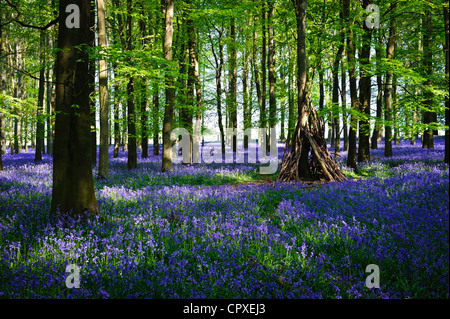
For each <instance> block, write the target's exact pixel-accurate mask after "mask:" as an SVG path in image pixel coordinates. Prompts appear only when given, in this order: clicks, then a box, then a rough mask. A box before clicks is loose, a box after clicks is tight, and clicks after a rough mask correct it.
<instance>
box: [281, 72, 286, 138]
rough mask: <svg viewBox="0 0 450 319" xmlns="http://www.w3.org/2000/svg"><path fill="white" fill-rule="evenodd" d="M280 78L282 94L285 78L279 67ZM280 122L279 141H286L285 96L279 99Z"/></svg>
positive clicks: (284, 87) (284, 91)
mask: <svg viewBox="0 0 450 319" xmlns="http://www.w3.org/2000/svg"><path fill="white" fill-rule="evenodd" d="M280 79H281V92H283V95H284V94H286V79H285V75H284V72H283V70H282V69H280ZM280 113H281V114H280V122H281V128H280V129H281V132H280V142H281V143H286V135H285V132H284V131H285V122H286V98H283V99H282V100H281V101H280Z"/></svg>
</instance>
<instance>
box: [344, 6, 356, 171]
mask: <svg viewBox="0 0 450 319" xmlns="http://www.w3.org/2000/svg"><path fill="white" fill-rule="evenodd" d="M343 3H344V18H345V20H346V22H347V23H346V25H347V30H346V31H347V63H348V75H349V81H350V99H351V108H352V109H353V110H358V96H357V91H356V71H355V48H354V42H353V41H354V39H353V38H354V36H353V23H351V22H350V18H349V16H350V0H343ZM357 126H358V120H357V119H356V117H355V115H354V114H353V113H352V114H351V115H350V132H349V136H348V143H349V145H348V155H347V166H348V167H351V168H353V169H355V168H356V130H357Z"/></svg>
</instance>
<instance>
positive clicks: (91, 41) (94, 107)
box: [88, 4, 97, 166]
mask: <svg viewBox="0 0 450 319" xmlns="http://www.w3.org/2000/svg"><path fill="white" fill-rule="evenodd" d="M89 19H90V20H89V25H90V28H91V30H94V28H95V8H94V6H93V4H91V14H90V18H89ZM89 45H90V47H91V49H92V50H93V49H95V33H94V32H89ZM95 62H96V61H95V58H93V57H90V58H89V66H88V67H89V78H88V79H89V81H88V86H89V89H90V92H89V96H90V105H91V143H92V144H91V152H92V157H91V159H92V165H93V166H95V165H97V119H96V115H97V105H96V103H95Z"/></svg>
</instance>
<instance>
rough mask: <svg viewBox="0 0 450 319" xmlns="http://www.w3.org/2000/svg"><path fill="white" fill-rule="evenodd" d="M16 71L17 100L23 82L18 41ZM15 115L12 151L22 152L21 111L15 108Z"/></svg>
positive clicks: (20, 96)
mask: <svg viewBox="0 0 450 319" xmlns="http://www.w3.org/2000/svg"><path fill="white" fill-rule="evenodd" d="M16 70H17V71H16V72H17V86H16V92H15V96H16V98H18V99H19V100H21V99H22V96H23V82H22V47H21V45H20V43H16ZM16 115H17V116H18V117H15V118H14V153H16V154H19V153H21V152H22V145H21V135H22V126H21V118H22V116H21V113H20V110H16Z"/></svg>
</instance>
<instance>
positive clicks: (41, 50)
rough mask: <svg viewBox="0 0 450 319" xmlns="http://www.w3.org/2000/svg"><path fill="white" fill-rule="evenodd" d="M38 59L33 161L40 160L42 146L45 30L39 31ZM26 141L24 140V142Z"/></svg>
mask: <svg viewBox="0 0 450 319" xmlns="http://www.w3.org/2000/svg"><path fill="white" fill-rule="evenodd" d="M39 43H40V44H39V60H40V64H41V69H40V70H39V89H38V101H37V111H36V120H37V125H36V151H35V153H34V161H35V162H40V161H42V152H43V148H44V129H45V127H44V119H43V115H44V114H43V113H44V93H45V55H44V46H45V31H44V30H41V31H40V36H39ZM25 143H26V142H25Z"/></svg>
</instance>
